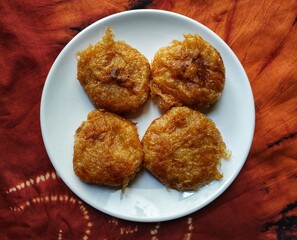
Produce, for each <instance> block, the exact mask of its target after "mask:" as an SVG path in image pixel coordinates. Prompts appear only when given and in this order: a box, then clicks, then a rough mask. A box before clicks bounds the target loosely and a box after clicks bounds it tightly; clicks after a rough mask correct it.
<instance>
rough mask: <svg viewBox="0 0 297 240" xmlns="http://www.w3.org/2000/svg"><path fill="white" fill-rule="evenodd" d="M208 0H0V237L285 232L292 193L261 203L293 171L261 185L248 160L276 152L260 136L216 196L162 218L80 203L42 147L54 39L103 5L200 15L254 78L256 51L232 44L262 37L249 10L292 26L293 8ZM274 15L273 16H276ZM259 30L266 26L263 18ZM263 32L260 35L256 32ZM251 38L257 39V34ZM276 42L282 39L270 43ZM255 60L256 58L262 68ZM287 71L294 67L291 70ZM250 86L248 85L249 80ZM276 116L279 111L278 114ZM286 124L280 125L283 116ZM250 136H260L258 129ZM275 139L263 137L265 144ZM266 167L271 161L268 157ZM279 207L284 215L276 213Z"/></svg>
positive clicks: (60, 41)
mask: <svg viewBox="0 0 297 240" xmlns="http://www.w3.org/2000/svg"><path fill="white" fill-rule="evenodd" d="M214 2H217V3H214ZM214 2H211V1H197V2H195V1H140V0H139V1H137V0H134V1H131V0H127V1H124V0H123V1H121V0H117V1H107V0H104V1H96V0H86V1H60V0H52V1H46V0H42V1H26V0H17V1H5V0H2V1H0V16H1V18H0V54H1V55H0V56H1V57H0V172H1V174H0V239H84V240H86V239H170V240H174V239H176V240H177V239H178V240H179V239H216V240H218V239H275V238H276V235H277V236H278V237H279V236H287V233H286V231H287V228H288V227H289V225H288V227H286V226H287V225H286V223H288V222H290V221H289V220H288V219H289V217H290V216H291V215H292V214H291V215H289V213H288V212H290V211H292V209H294V208H295V207H296V206H295V205H296V204H295V205H294V204H291V205H288V207H287V208H286V209H283V210H282V208H281V207H280V206H283V205H284V204H285V203H288V202H289V201H292V199H294V198H295V197H296V194H295V195H294V193H291V194H289V195H288V197H287V198H285V197H283V196H284V195H280V198H279V199H281V200H280V201H279V202H278V203H279V204H278V203H276V202H275V201H274V202H272V203H271V201H270V199H275V196H277V197H279V195H278V194H277V193H276V192H275V191H273V189H274V188H273V186H277V187H278V186H280V185H281V186H293V181H295V182H294V183H296V175H295V180H294V178H291V179H293V180H291V181H289V180H288V181H285V180H283V181H284V182H285V183H287V184H283V183H282V182H281V183H280V184H278V183H277V182H276V183H274V185H273V184H270V185H265V181H262V180H261V178H260V177H257V175H255V174H254V173H255V172H256V173H257V172H258V173H261V172H263V170H262V169H261V168H257V164H262V162H263V161H262V160H261V159H264V158H265V157H269V158H271V159H274V158H276V157H277V156H278V155H277V154H278V153H276V155H273V154H272V153H271V152H270V153H269V151H266V150H265V151H264V150H262V149H261V147H263V146H264V147H266V145H265V144H264V143H263V144H262V142H261V140H258V143H259V144H258V145H257V146H256V147H254V149H253V151H252V154H251V157H250V159H248V161H247V164H246V165H245V168H244V169H243V172H241V174H240V175H239V176H238V178H237V179H236V181H235V182H234V183H233V184H232V185H231V187H230V188H228V190H227V191H226V192H225V193H224V194H223V195H222V196H220V197H219V198H218V199H216V200H215V201H214V202H213V203H211V204H210V205H208V206H207V207H205V208H203V209H201V210H200V211H198V212H196V213H193V214H191V215H189V216H186V217H183V218H180V219H176V220H173V221H168V222H162V223H136V222H129V221H124V220H120V219H117V218H114V217H111V216H108V215H106V214H104V213H102V212H100V211H98V210H96V209H93V208H92V207H90V206H88V205H87V204H86V203H84V202H82V201H81V200H80V199H79V198H78V197H77V196H76V195H75V194H73V193H72V192H71V191H70V189H69V188H68V187H67V186H66V185H65V184H64V183H63V182H62V181H61V179H60V178H59V176H58V175H57V173H56V171H55V170H54V168H53V166H52V164H51V162H50V160H49V158H48V156H47V153H46V151H45V148H44V144H43V140H42V137H41V130H40V120H39V113H40V99H41V93H42V89H43V85H44V83H45V79H46V76H47V73H48V71H49V69H50V67H51V65H52V64H53V62H54V60H55V58H56V57H57V55H58V54H59V52H60V51H61V50H62V48H63V47H64V46H65V45H66V44H67V43H68V42H69V41H70V40H71V39H72V38H73V37H74V36H75V35H76V34H77V33H78V32H79V31H80V30H82V29H83V28H85V27H86V26H88V25H89V24H91V23H93V22H94V21H96V20H98V19H101V18H103V17H105V16H108V15H110V14H112V13H116V12H120V11H125V10H129V9H133V8H143V7H146V8H160V9H164V10H173V11H176V12H180V13H183V14H185V15H188V16H190V17H193V18H194V17H195V18H196V19H197V20H199V21H201V22H202V23H208V24H209V26H210V27H212V28H213V30H214V31H216V32H218V34H221V36H222V37H223V38H224V40H225V41H227V43H228V44H230V45H232V47H233V48H234V49H235V50H237V53H238V55H239V58H240V59H241V60H245V64H246V66H247V70H250V71H249V72H248V73H249V74H250V76H251V77H252V78H251V79H253V80H254V79H256V78H257V77H258V75H257V73H258V72H257V71H258V70H259V69H261V67H259V65H261V63H262V62H261V61H262V60H263V59H264V58H263V59H262V58H261V56H259V55H253V54H250V53H251V50H250V49H248V51H247V50H245V49H243V50H242V51H240V49H242V46H247V45H249V46H250V42H251V40H250V38H249V37H250V36H253V34H254V33H252V32H251V29H253V31H255V34H256V33H257V34H258V35H257V36H258V37H259V39H261V37H262V38H263V39H264V37H263V36H264V35H265V34H266V33H267V31H269V30H267V29H268V27H267V28H254V27H251V26H262V25H261V22H262V21H261V18H260V20H259V18H258V15H259V16H260V15H261V14H262V11H260V10H259V9H262V8H265V9H264V10H263V14H266V15H265V16H268V15H269V16H268V17H267V18H266V17H265V19H262V20H266V21H268V20H267V19H274V17H275V16H278V17H279V18H278V19H282V21H283V22H284V23H287V22H288V24H287V26H288V27H286V26H285V24H283V25H281V26H282V27H283V28H284V29H285V28H287V29H288V28H290V29H291V30H292V29H293V30H294V29H295V30H296V25H295V27H294V24H295V22H296V20H295V22H294V24H293V25H292V23H291V22H290V21H291V20H292V22H293V20H294V19H293V18H294V14H292V11H290V12H289V9H293V11H294V8H293V7H290V6H289V3H290V4H291V5H292V6H293V3H294V1H287V4H288V7H287V8H286V4H285V3H283V4H282V3H281V4H277V3H275V4H274V5H273V4H272V2H269V4H268V3H266V4H264V3H263V2H264V1H258V2H257V3H259V4H258V5H253V4H251V3H249V1H238V3H237V2H234V1H214ZM275 2H277V1H275ZM189 4H191V5H189ZM268 5H269V6H268ZM189 6H190V7H189ZM253 8H255V9H258V13H257V14H254V15H253V14H249V13H253V12H254V11H251V9H253ZM185 9H186V10H185ZM295 10H296V7H295ZM289 13H291V14H289ZM238 16H243V18H242V19H244V21H245V22H237V25H236V26H238V27H237V28H236V29H235V30H234V29H232V31H233V32H231V28H232V27H234V24H233V22H232V19H233V18H235V17H238ZM292 16H293V18H292ZM295 17H296V11H295ZM238 19H240V18H238ZM257 19H258V20H259V21H258V20H257ZM271 21H272V20H271ZM280 22H281V21H278V20H277V23H278V24H279V23H280ZM252 24H254V25H252ZM278 24H277V25H275V26H274V27H275V29H274V32H273V34H274V35H271V36H273V38H271V39H285V38H283V34H281V29H282V28H277V27H278V26H279V25H278ZM269 26H270V25H269ZM269 29H272V26H271V27H269ZM291 30H290V31H291ZM293 30H292V31H293ZM257 31H258V32H257ZM263 32H265V34H262V33H263ZM295 33H296V31H295ZM244 34H245V35H244ZM238 36H241V38H240V37H238ZM265 36H266V35H265ZM275 36H276V37H275ZM279 36H281V37H279ZM295 36H296V35H295ZM278 37H279V38H278ZM286 37H287V38H286V39H287V41H288V42H289V41H291V40H290V39H291V38H292V37H291V35H290V34H288V35H286ZM254 39H255V41H257V38H254ZM271 39H270V40H271ZM292 39H293V38H292ZM282 41H284V40H280V41H279V42H282ZM292 42H294V41H292ZM295 43H296V37H295ZM268 45H269V44H268ZM256 46H259V44H256ZM256 46H255V49H256ZM261 47H266V48H265V49H266V50H267V51H266V53H265V54H266V55H267V56H268V55H269V56H276V55H277V54H278V53H279V52H281V51H282V48H277V49H278V50H277V51H275V52H274V51H273V49H272V50H271V49H269V46H261ZM295 47H296V45H295ZM290 49H292V50H290V52H293V51H295V50H294V48H290ZM290 52H289V53H288V54H290ZM270 53H271V54H270ZM265 54H264V55H265ZM273 54H274V55H273ZM262 55H263V54H262ZM251 56H256V57H257V58H254V60H255V59H256V60H255V61H252V60H249V59H250V57H251ZM295 56H296V55H295ZM264 60H265V59H264ZM264 60H263V62H264V63H265V61H264ZM264 63H263V64H262V65H263V66H264V67H266V65H265V64H266V63H265V64H264ZM257 64H258V65H257ZM269 64H270V62H267V65H269ZM290 66H291V65H290ZM290 66H289V65H288V67H290ZM292 66H293V64H292ZM295 66H296V62H295ZM290 68H291V69H292V67H290ZM261 71H262V69H261ZM288 71H289V70H288ZM295 73H296V71H295ZM276 76H278V75H276ZM292 76H296V74H295V75H294V74H293V71H292ZM272 77H273V76H272ZM292 79H293V77H292ZM295 79H296V78H295ZM295 83H296V82H295ZM254 85H255V86H258V85H257V82H256V81H255V84H254ZM295 85H296V84H295ZM292 86H293V85H292ZM292 92H293V91H292ZM295 93H296V91H295ZM256 94H258V93H257V92H256ZM258 95H260V94H258ZM264 95H265V94H264ZM256 99H257V96H256ZM267 102H268V101H267ZM258 103H259V104H260V103H261V102H260V101H259V102H258ZM282 106H283V105H282ZM294 106H296V105H294ZM259 108H261V105H258V106H257V109H258V110H259ZM295 112H296V111H295ZM283 116H284V118H285V117H286V116H287V115H283ZM260 121H261V119H260ZM263 125H265V124H263ZM259 126H260V127H261V125H259ZM291 126H292V124H291ZM286 127H287V128H288V129H289V127H288V126H287V125H286ZM278 129H281V128H278ZM295 130H296V129H295ZM275 132H276V130H275ZM292 136H293V135H292ZM293 137H294V136H293ZM293 137H291V138H289V137H287V138H286V137H285V138H283V140H282V141H280V140H279V142H277V141H276V143H277V144H279V143H282V142H284V141H286V140H288V139H293ZM258 139H263V138H262V135H261V138H260V137H259V138H258ZM261 144H262V145H261ZM277 144H274V145H273V144H272V145H269V146H270V148H272V147H274V146H275V145H277ZM264 147H263V148H264ZM270 151H272V150H270ZM267 152H268V153H267ZM265 154H266V155H265ZM267 154H268V155H267ZM290 154H291V155H287V156H286V157H287V159H289V160H290V159H292V156H293V155H294V154H293V151H291V152H290ZM290 157H291V158H290ZM284 159H286V158H284ZM256 160H258V161H256ZM295 160H296V159H295ZM288 162H289V163H291V165H289V164H288V165H287V166H289V167H288V168H286V169H287V170H286V171H289V170H290V169H294V168H293V166H296V165H293V162H292V161H288ZM278 163H280V161H279V162H278ZM262 166H263V167H264V169H268V168H269V167H267V166H269V165H268V164H267V165H265V164H264V165H263V164H262ZM290 166H292V167H290ZM274 168H275V169H281V167H279V165H277V164H276V163H275V166H274ZM295 169H296V168H295ZM273 173H274V172H272V175H271V176H273ZM277 173H279V175H278V176H280V175H282V172H281V170H279V171H278V172H277ZM267 176H268V177H269V176H270V175H267ZM271 179H272V177H271V178H270V181H273V180H271ZM282 179H285V178H282ZM288 184H289V185H288ZM261 186H262V187H261ZM267 186H268V187H267ZM295 186H296V185H295ZM269 189H271V191H270V190H269ZM286 189H287V188H286ZM288 189H289V187H288ZM295 190H296V189H295ZM286 192H290V191H289V190H286ZM295 193H296V191H295ZM269 194H270V195H269ZM272 196H273V197H272ZM295 200H296V198H295ZM264 203H265V204H264ZM285 210H286V211H285ZM287 213H288V215H285V214H287ZM295 215H296V214H295ZM266 220H267V221H268V220H269V221H270V222H269V224H266ZM282 221H283V222H282ZM282 223H284V224H283V225H282ZM284 226H285V227H284ZM290 226H292V229H293V230H292V229H291V230H292V231H293V232H294V226H295V227H296V222H295V225H294V224H293V222H292V225H290ZM295 233H296V229H295ZM282 234H283V235H282ZM261 236H264V238H263V237H261ZM295 236H296V235H295ZM278 239H285V238H278ZM292 239H293V238H292ZM295 239H296V238H295Z"/></svg>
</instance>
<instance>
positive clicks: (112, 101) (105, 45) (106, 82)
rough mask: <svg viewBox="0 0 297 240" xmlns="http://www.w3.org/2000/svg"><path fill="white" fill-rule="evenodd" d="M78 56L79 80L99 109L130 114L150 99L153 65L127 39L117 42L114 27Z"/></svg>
mask: <svg viewBox="0 0 297 240" xmlns="http://www.w3.org/2000/svg"><path fill="white" fill-rule="evenodd" d="M77 56H78V58H77V79H78V80H79V81H80V83H81V85H82V87H83V88H84V89H85V91H86V93H87V95H88V96H89V98H90V99H91V101H92V102H93V104H94V105H95V106H96V107H97V108H103V109H106V110H108V111H110V112H115V113H128V112H134V111H136V110H137V109H138V108H139V107H140V106H141V105H142V104H143V103H144V102H145V101H146V100H147V97H148V95H149V80H150V75H151V70H150V64H149V62H148V61H147V59H146V58H145V57H144V56H143V55H142V54H141V53H140V52H138V51H137V50H136V49H134V48H132V47H131V46H130V45H128V44H127V43H125V42H124V41H114V35H113V31H112V29H111V28H109V27H108V28H106V32H105V35H104V36H103V37H102V39H101V40H100V41H99V42H98V43H97V44H96V45H94V46H93V45H91V46H89V47H88V48H87V49H85V50H83V51H80V52H78V53H77Z"/></svg>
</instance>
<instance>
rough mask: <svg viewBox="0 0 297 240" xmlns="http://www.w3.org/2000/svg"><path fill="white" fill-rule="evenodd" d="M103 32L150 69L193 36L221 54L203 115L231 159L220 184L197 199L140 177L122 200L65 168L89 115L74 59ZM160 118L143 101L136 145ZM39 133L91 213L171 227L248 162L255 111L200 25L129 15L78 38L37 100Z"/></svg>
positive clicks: (219, 44) (234, 66)
mask: <svg viewBox="0 0 297 240" xmlns="http://www.w3.org/2000/svg"><path fill="white" fill-rule="evenodd" d="M107 26H110V27H111V28H112V29H113V30H114V33H115V38H116V40H124V41H125V42H126V43H128V44H130V45H131V46H132V47H134V48H136V49H138V50H139V51H140V52H141V53H142V54H144V55H145V56H146V57H147V59H148V60H149V61H150V62H151V60H152V59H153V56H154V54H155V53H156V52H157V50H158V49H159V48H161V47H163V46H165V45H168V44H169V43H170V42H171V41H172V40H174V39H177V40H182V39H183V34H187V33H193V34H195V33H197V34H200V35H201V36H202V37H203V38H204V39H205V40H206V41H208V42H210V43H211V44H212V45H213V46H214V47H215V48H216V49H217V50H218V51H219V52H220V54H221V56H222V58H223V61H224V64H225V68H226V85H225V89H224V91H223V94H222V96H221V98H220V99H219V101H218V102H217V103H216V104H215V105H214V106H213V107H212V108H211V109H210V110H209V111H207V112H206V114H207V116H208V117H210V118H211V119H212V120H213V121H214V122H215V123H216V126H217V127H218V129H219V130H220V131H221V133H222V136H223V139H224V141H225V143H226V145H227V147H228V149H229V150H231V151H232V158H231V159H230V160H228V161H225V160H222V165H221V167H220V171H221V172H222V173H223V175H224V177H223V179H222V180H220V181H213V182H211V183H210V184H208V185H206V186H204V187H202V188H201V189H199V190H198V191H188V192H179V191H176V190H173V189H167V188H166V187H165V186H164V185H162V184H161V183H160V182H159V181H158V180H156V179H155V178H154V177H153V176H152V175H150V174H149V173H148V172H147V171H145V170H142V171H141V172H140V173H139V174H137V176H136V178H135V180H134V181H133V182H132V183H131V184H129V186H128V187H127V189H126V191H125V192H122V191H121V190H119V189H114V188H109V187H102V186H95V185H89V184H86V183H84V182H82V181H80V179H79V178H78V177H77V176H76V175H75V174H74V171H73V167H72V157H73V144H74V134H75V131H76V129H77V128H78V126H79V125H80V124H81V122H82V121H84V120H85V119H86V118H87V114H88V113H89V112H90V111H91V110H93V109H94V106H93V105H92V103H91V102H90V100H89V99H88V97H87V95H86V93H85V92H84V90H83V88H82V87H81V86H80V83H79V81H78V80H77V78H76V71H77V68H76V52H77V51H79V50H82V49H85V48H86V47H87V46H89V45H90V44H95V43H97V42H98V41H99V40H100V38H101V37H102V35H103V34H104V32H105V28H106V27H107ZM159 116H160V112H159V110H158V108H157V107H156V106H155V105H154V103H153V102H152V101H151V100H149V101H147V103H146V104H145V105H144V106H143V108H142V109H141V110H140V111H139V112H138V113H136V114H134V115H131V116H129V118H130V119H131V120H132V121H134V122H137V123H138V124H137V127H138V133H139V137H140V139H141V138H142V136H143V134H144V132H145V131H146V129H147V127H148V126H149V125H150V123H151V122H152V121H153V120H154V119H156V118H157V117H159ZM40 120H41V130H42V136H43V140H44V143H45V147H46V150H47V153H48V155H49V158H50V160H51V162H52V164H53V166H54V167H55V169H56V171H57V173H58V174H59V175H60V177H61V178H62V180H63V181H64V182H65V183H66V184H67V186H68V187H69V188H70V189H71V190H72V191H73V192H74V193H75V194H77V195H78V196H79V197H80V198H81V199H82V200H84V201H85V202H86V203H88V204H90V205H91V206H93V207H94V208H96V209H98V210H100V211H102V212H104V213H107V214H109V215H112V216H115V217H119V218H122V219H127V220H132V221H140V222H153V221H164V220H170V219H175V218H178V217H181V216H185V215H187V214H190V213H192V212H195V211H197V210H199V209H201V208H202V207H204V206H205V205H207V204H209V203H210V202H212V201H213V200H214V199H215V198H217V197H218V196H219V195H220V194H222V193H223V192H224V191H225V190H226V188H227V187H228V186H229V185H230V184H231V183H232V181H233V180H234V179H235V177H236V176H237V175H238V173H239V171H240V170H241V168H242V166H243V164H244V162H245V160H246V157H247V155H248V152H249V149H250V146H251V143H252V138H253V133H254V123H255V109H254V101H253V95H252V91H251V87H250V84H249V80H248V78H247V76H246V74H245V71H244V69H243V67H242V66H241V64H240V62H239V61H238V59H237V57H236V56H235V54H234V53H233V52H232V50H231V49H230V48H229V47H228V46H227V45H226V43H225V42H224V41H223V40H222V39H220V38H219V37H218V36H217V35H216V34H215V33H214V32H212V31H211V30H209V29H208V28H206V27H205V26H203V25H202V24H200V23H198V22H196V21H194V20H192V19H190V18H187V17H185V16H182V15H178V14H175V13H171V12H166V11H160V10H135V11H127V12H123V13H119V14H115V15H112V16H109V17H106V18H104V19H101V20H99V21H98V22H95V23H94V24H92V25H90V26H89V27H87V28H86V29H84V30H83V31H82V32H80V33H79V34H77V36H75V37H74V38H73V39H72V40H71V41H70V42H69V43H68V44H67V46H66V47H65V48H64V49H63V51H62V52H61V53H60V55H59V56H58V58H57V59H56V61H55V62H54V64H53V66H52V68H51V70H50V72H49V74H48V77H47V79H46V83H45V86H44V89H43V93H42V99H41V110H40Z"/></svg>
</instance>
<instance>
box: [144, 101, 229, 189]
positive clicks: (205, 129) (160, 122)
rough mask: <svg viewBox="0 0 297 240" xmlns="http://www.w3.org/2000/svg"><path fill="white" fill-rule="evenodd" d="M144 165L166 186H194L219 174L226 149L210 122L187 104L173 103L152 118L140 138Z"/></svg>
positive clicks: (216, 177) (184, 187)
mask: <svg viewBox="0 0 297 240" xmlns="http://www.w3.org/2000/svg"><path fill="white" fill-rule="evenodd" d="M142 144H143V151H144V166H145V167H146V168H147V169H148V170H149V171H150V172H151V173H152V174H153V175H154V176H155V177H156V178H158V179H159V180H160V181H161V182H162V183H164V184H165V185H166V186H167V187H169V188H176V189H178V190H180V191H185V190H196V189H198V188H199V187H201V186H202V185H204V184H207V183H209V182H211V181H212V180H218V179H220V178H222V174H221V173H220V172H219V171H218V170H217V166H218V165H219V164H220V160H221V158H225V159H228V158H229V152H228V151H227V150H226V145H225V143H224V142H223V140H222V136H221V134H220V132H219V130H218V129H217V128H216V126H215V124H214V122H213V121H212V120H210V119H209V118H207V117H206V116H205V115H204V114H202V113H200V112H198V111H195V110H192V109H190V108H188V107H173V108H172V109H170V110H169V111H168V112H167V113H165V114H164V115H163V116H161V117H160V118H158V119H156V120H154V121H153V122H152V123H151V125H150V126H149V128H148V129H147V131H146V133H145V135H144V137H143V139H142Z"/></svg>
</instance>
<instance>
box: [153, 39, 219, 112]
mask: <svg viewBox="0 0 297 240" xmlns="http://www.w3.org/2000/svg"><path fill="white" fill-rule="evenodd" d="M184 37H185V39H184V40H183V41H177V40H175V41H173V42H172V43H171V45H169V46H166V47H163V48H161V49H160V50H159V51H158V52H157V53H156V54H155V56H154V59H153V62H152V81H151V82H150V88H151V96H152V98H153V99H154V100H155V102H156V103H157V104H158V105H159V106H160V107H161V108H162V109H165V110H168V109H169V108H171V107H173V106H188V107H191V108H207V107H209V106H210V105H211V104H213V103H214V102H216V101H217V100H218V99H219V97H220V95H221V92H222V91H223V88H224V84H225V68H224V64H223V61H222V58H221V56H220V54H219V52H218V51H217V50H216V49H215V48H214V47H212V46H211V45H210V44H209V43H208V42H206V41H204V40H203V39H202V38H201V37H200V36H199V35H197V34H195V35H192V34H187V35H185V36H184Z"/></svg>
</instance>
